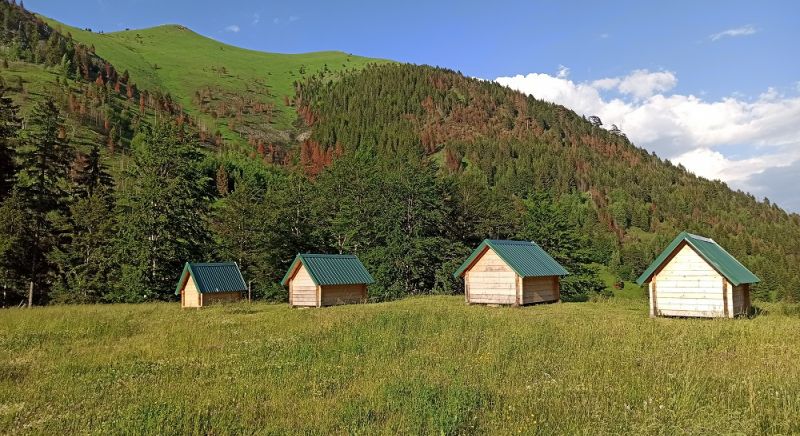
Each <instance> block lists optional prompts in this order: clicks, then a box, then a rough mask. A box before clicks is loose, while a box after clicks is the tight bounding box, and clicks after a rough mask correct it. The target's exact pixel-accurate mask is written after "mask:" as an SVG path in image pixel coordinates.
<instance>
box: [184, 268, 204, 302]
mask: <svg viewBox="0 0 800 436" xmlns="http://www.w3.org/2000/svg"><path fill="white" fill-rule="evenodd" d="M181 305H182V306H183V307H200V293H199V292H197V286H195V284H194V280H193V279H192V276H191V275H189V278H188V279H187V280H186V284H185V285H184V286H183V295H182V296H181Z"/></svg>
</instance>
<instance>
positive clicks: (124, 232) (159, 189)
mask: <svg viewBox="0 0 800 436" xmlns="http://www.w3.org/2000/svg"><path fill="white" fill-rule="evenodd" d="M185 138H186V136H185V135H184V136H181V135H180V132H179V129H178V128H176V127H175V126H174V125H172V124H168V123H161V124H157V125H155V126H154V127H144V128H143V130H142V133H140V135H137V138H136V139H135V140H134V145H133V163H132V165H131V167H130V169H129V171H128V174H127V177H126V180H127V181H126V189H125V191H124V193H123V194H122V195H121V197H120V199H119V201H118V205H119V210H118V215H119V216H120V217H121V220H120V223H119V237H118V240H117V243H116V244H115V245H116V250H115V258H116V261H117V262H118V264H119V265H120V266H121V271H120V274H119V278H120V280H119V283H118V284H117V286H116V292H115V294H114V295H112V296H111V299H113V300H118V301H141V300H146V299H153V298H160V299H166V298H170V297H171V294H172V292H171V291H172V288H173V286H174V281H175V279H176V271H180V269H181V267H182V264H183V263H184V262H187V261H197V260H202V258H203V257H204V255H203V252H202V250H201V247H203V246H205V245H206V243H207V238H208V233H207V231H206V227H207V223H206V215H207V209H208V200H207V198H206V197H205V191H204V188H205V187H206V185H207V182H208V180H207V178H205V177H203V176H202V175H201V172H200V171H199V168H198V167H199V162H200V154H199V153H198V150H197V147H196V145H195V144H194V143H193V142H189V141H187V140H186V139H185Z"/></svg>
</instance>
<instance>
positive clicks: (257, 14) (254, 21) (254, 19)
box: [253, 12, 261, 26]
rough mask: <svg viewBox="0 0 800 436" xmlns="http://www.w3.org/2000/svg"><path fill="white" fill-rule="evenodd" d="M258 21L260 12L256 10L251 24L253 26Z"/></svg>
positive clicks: (259, 20)
mask: <svg viewBox="0 0 800 436" xmlns="http://www.w3.org/2000/svg"><path fill="white" fill-rule="evenodd" d="M260 22H261V14H259V13H258V12H256V13H254V14H253V25H254V26H255V25H256V24H258V23H260Z"/></svg>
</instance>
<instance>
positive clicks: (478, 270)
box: [465, 248, 517, 304]
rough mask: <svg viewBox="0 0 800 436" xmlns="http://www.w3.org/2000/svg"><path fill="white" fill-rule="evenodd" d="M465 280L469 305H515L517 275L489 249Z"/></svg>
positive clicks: (473, 266)
mask: <svg viewBox="0 0 800 436" xmlns="http://www.w3.org/2000/svg"><path fill="white" fill-rule="evenodd" d="M465 279H466V286H467V288H468V289H469V293H468V302H470V303H482V304H515V303H516V298H517V274H516V273H515V272H514V270H512V269H511V267H509V266H508V265H506V263H505V262H504V261H503V259H501V258H500V256H498V255H497V253H495V252H494V250H492V249H491V248H490V249H487V250H486V252H484V254H483V255H482V256H481V257H480V259H478V261H477V262H475V263H474V264H473V265H472V268H470V270H469V273H468V274H467V275H466V277H465Z"/></svg>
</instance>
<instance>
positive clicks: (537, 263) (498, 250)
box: [453, 239, 569, 306]
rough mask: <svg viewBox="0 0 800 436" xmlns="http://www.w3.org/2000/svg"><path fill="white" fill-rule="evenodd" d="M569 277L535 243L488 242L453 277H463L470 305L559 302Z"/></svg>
mask: <svg viewBox="0 0 800 436" xmlns="http://www.w3.org/2000/svg"><path fill="white" fill-rule="evenodd" d="M567 274H569V273H568V272H567V270H565V269H564V267H562V266H561V265H559V264H558V262H556V261H555V260H554V259H553V258H552V257H550V255H549V254H547V253H546V252H545V251H544V250H542V248H541V247H539V246H538V245H536V243H535V242H528V241H499V240H490V239H487V240H485V241H483V242H482V243H481V244H480V245H479V246H478V248H476V249H475V251H473V252H472V254H471V255H470V256H469V258H467V260H466V261H464V263H463V264H462V265H461V267H460V268H459V269H458V270H457V271H456V272H455V273H454V274H453V275H454V276H455V277H464V296H465V299H466V301H467V303H483V304H513V305H517V306H520V305H524V304H531V303H545V302H555V301H560V300H561V282H560V278H561V277H563V276H565V275H567Z"/></svg>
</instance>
